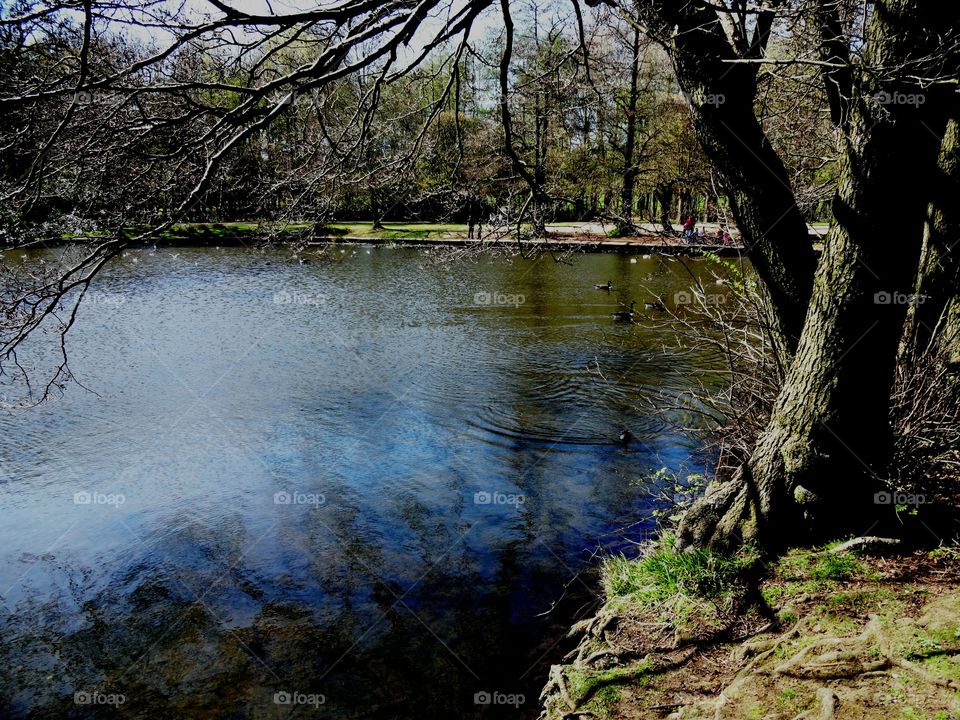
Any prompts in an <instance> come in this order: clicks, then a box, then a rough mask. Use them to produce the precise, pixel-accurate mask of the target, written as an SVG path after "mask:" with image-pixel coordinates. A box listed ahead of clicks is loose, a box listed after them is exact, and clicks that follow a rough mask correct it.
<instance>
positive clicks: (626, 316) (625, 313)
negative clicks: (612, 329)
mask: <svg viewBox="0 0 960 720" xmlns="http://www.w3.org/2000/svg"><path fill="white" fill-rule="evenodd" d="M636 304H637V301H636V300H631V301H630V309H629V310H617V311H616V312H615V313H614V314H613V317H615V318H616V319H617V320H633V316H634V315H635V314H636V313H634V311H633V306H634V305H636Z"/></svg>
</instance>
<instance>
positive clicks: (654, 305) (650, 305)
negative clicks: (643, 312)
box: [643, 300, 667, 312]
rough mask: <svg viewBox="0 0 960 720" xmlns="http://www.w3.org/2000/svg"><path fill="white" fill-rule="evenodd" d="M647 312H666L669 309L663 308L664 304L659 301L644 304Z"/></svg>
mask: <svg viewBox="0 0 960 720" xmlns="http://www.w3.org/2000/svg"><path fill="white" fill-rule="evenodd" d="M643 307H645V308H646V309H647V310H658V311H659V312H666V311H667V309H666V308H665V307H664V306H663V303H662V302H660V301H659V300H657V301H656V302H645V303H644V304H643Z"/></svg>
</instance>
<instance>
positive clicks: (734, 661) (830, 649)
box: [542, 537, 960, 720]
mask: <svg viewBox="0 0 960 720" xmlns="http://www.w3.org/2000/svg"><path fill="white" fill-rule="evenodd" d="M602 576H603V585H604V591H605V594H606V603H605V605H604V607H603V608H602V610H601V611H600V612H599V613H598V614H597V615H596V616H594V617H592V618H590V619H589V620H586V621H584V622H581V623H578V625H576V626H575V627H574V628H573V630H572V633H571V634H572V635H574V636H575V637H577V638H579V645H578V646H577V648H576V649H575V650H574V651H573V652H571V653H570V654H569V655H568V656H567V658H565V661H564V662H565V664H563V665H556V666H554V667H553V668H552V670H551V675H550V682H549V684H548V686H547V688H546V689H545V691H544V696H543V698H542V700H543V701H544V708H545V712H546V717H547V718H548V719H552V720H558V719H559V718H571V717H588V718H590V717H592V718H670V719H671V720H674V719H677V720H679V719H686V718H711V719H720V718H730V720H744V719H747V720H764V719H768V718H771V719H779V718H783V719H785V720H786V719H789V720H799V719H800V718H810V719H811V720H812V719H820V720H828V719H829V718H833V717H836V718H858V719H859V718H877V719H879V718H883V719H884V720H889V719H892V718H902V719H903V720H919V719H921V718H930V719H931V720H950V719H952V718H960V693H958V691H960V550H958V549H957V548H953V549H941V550H939V551H934V552H930V553H927V552H920V553H915V554H910V555H905V556H898V557H887V558H884V557H866V556H857V555H854V554H851V553H850V552H846V551H842V550H840V551H838V549H837V547H824V548H818V549H813V550H795V551H792V552H791V553H789V554H788V555H786V556H784V557H782V558H780V559H779V560H778V561H776V562H775V563H772V564H769V565H767V564H764V563H762V562H760V560H759V559H758V558H757V557H756V556H755V555H753V554H752V553H750V552H749V551H747V552H745V553H743V554H741V555H739V556H737V557H732V558H728V557H722V556H719V555H715V554H713V553H710V552H706V551H699V552H694V553H689V554H681V553H677V552H676V551H675V550H674V549H673V546H672V542H671V539H670V538H669V537H666V538H665V539H664V540H663V541H661V544H660V546H659V548H658V549H656V550H653V551H648V553H647V554H645V555H644V556H643V557H640V558H635V559H626V558H623V557H615V558H610V559H608V560H607V561H606V562H605V564H604V567H603V572H602Z"/></svg>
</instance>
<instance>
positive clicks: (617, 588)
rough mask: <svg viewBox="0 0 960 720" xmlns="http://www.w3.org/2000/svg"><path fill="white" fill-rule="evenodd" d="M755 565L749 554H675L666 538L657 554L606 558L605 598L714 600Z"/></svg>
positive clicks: (604, 567) (672, 544) (710, 552)
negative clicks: (698, 598) (730, 555)
mask: <svg viewBox="0 0 960 720" xmlns="http://www.w3.org/2000/svg"><path fill="white" fill-rule="evenodd" d="M755 561H756V558H755V556H753V555H752V554H750V553H748V554H746V555H743V556H735V557H727V556H724V555H719V554H717V553H714V552H712V551H711V550H702V549H692V550H689V551H686V552H678V551H677V550H676V548H675V547H674V541H673V539H672V538H671V537H669V536H667V537H665V538H664V539H663V541H662V542H661V544H660V546H659V547H658V548H657V549H656V550H654V551H653V552H652V553H651V554H649V555H647V556H646V557H644V558H641V559H639V560H628V559H627V558H626V557H624V556H623V555H615V556H612V557H609V558H607V559H606V560H605V561H604V564H603V578H604V585H605V588H606V591H607V596H608V597H622V596H626V595H632V596H635V597H637V598H638V599H640V600H643V601H658V600H665V599H667V598H669V597H672V596H674V595H687V596H694V597H700V598H713V597H717V596H718V595H721V594H722V593H723V592H724V591H726V590H727V589H728V588H730V586H731V585H732V584H733V583H734V582H735V581H736V580H737V578H738V577H739V576H740V575H741V573H742V572H743V571H744V570H745V569H746V568H747V567H748V566H750V565H752V564H753V563H754V562H755Z"/></svg>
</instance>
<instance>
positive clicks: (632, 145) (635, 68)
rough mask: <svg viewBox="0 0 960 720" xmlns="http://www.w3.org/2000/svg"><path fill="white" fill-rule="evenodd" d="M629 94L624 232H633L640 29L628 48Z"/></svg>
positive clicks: (622, 192) (622, 197)
mask: <svg viewBox="0 0 960 720" xmlns="http://www.w3.org/2000/svg"><path fill="white" fill-rule="evenodd" d="M630 50H631V60H632V65H631V66H630V94H629V96H628V97H627V136H626V138H624V142H623V187H622V188H621V190H620V218H621V220H620V223H621V229H622V230H623V231H625V232H632V230H633V202H634V197H633V196H634V191H635V188H636V185H637V171H638V169H639V168H638V167H637V158H636V154H637V103H638V101H639V98H640V28H634V30H633V44H632V45H631V47H630Z"/></svg>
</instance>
